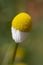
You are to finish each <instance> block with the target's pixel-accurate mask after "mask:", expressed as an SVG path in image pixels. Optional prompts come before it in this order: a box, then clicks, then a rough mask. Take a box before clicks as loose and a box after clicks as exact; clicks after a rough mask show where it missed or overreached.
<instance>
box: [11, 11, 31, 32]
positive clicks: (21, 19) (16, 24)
mask: <svg viewBox="0 0 43 65" xmlns="http://www.w3.org/2000/svg"><path fill="white" fill-rule="evenodd" d="M12 27H13V28H15V29H16V30H20V31H22V32H29V31H31V29H32V21H31V16H30V15H29V14H28V13H25V12H21V13H19V14H18V15H17V16H15V17H14V19H13V21H12Z"/></svg>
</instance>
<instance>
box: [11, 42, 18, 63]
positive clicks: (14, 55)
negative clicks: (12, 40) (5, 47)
mask: <svg viewBox="0 0 43 65" xmlns="http://www.w3.org/2000/svg"><path fill="white" fill-rule="evenodd" d="M18 45H19V43H16V45H15V50H14V54H13V59H12V63H13V62H14V61H15V57H16V52H17V48H18Z"/></svg>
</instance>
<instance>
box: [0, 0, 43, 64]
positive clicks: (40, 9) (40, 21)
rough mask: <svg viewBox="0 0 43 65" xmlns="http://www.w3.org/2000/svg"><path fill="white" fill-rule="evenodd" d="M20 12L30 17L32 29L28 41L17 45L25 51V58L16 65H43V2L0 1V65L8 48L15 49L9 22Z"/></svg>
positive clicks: (38, 0) (25, 0)
mask: <svg viewBox="0 0 43 65" xmlns="http://www.w3.org/2000/svg"><path fill="white" fill-rule="evenodd" d="M22 11H25V12H28V13H29V14H30V15H31V17H32V23H33V27H32V32H31V33H30V35H29V38H28V40H26V41H25V42H24V43H22V44H19V47H22V48H24V49H25V52H26V53H25V54H26V56H25V58H24V60H22V61H20V60H19V61H16V63H17V62H26V63H27V64H28V65H43V0H0V65H2V64H3V60H4V59H5V56H6V53H11V52H10V50H9V52H8V48H9V47H10V49H12V48H14V47H15V42H14V41H13V39H12V37H11V22H12V19H13V17H14V16H15V15H16V14H18V13H19V12H22ZM11 46H12V47H11ZM11 51H12V50H11ZM6 61H7V60H6ZM6 61H5V62H6ZM3 65H4V64H3ZM6 65H7V64H6Z"/></svg>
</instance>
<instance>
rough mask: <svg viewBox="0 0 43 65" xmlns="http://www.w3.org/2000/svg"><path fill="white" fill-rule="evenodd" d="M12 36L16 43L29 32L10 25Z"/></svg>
mask: <svg viewBox="0 0 43 65" xmlns="http://www.w3.org/2000/svg"><path fill="white" fill-rule="evenodd" d="M11 32H12V38H13V40H15V42H16V43H18V42H23V41H24V40H25V39H26V38H27V37H28V35H29V32H21V31H19V30H16V29H14V28H13V27H11Z"/></svg>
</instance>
